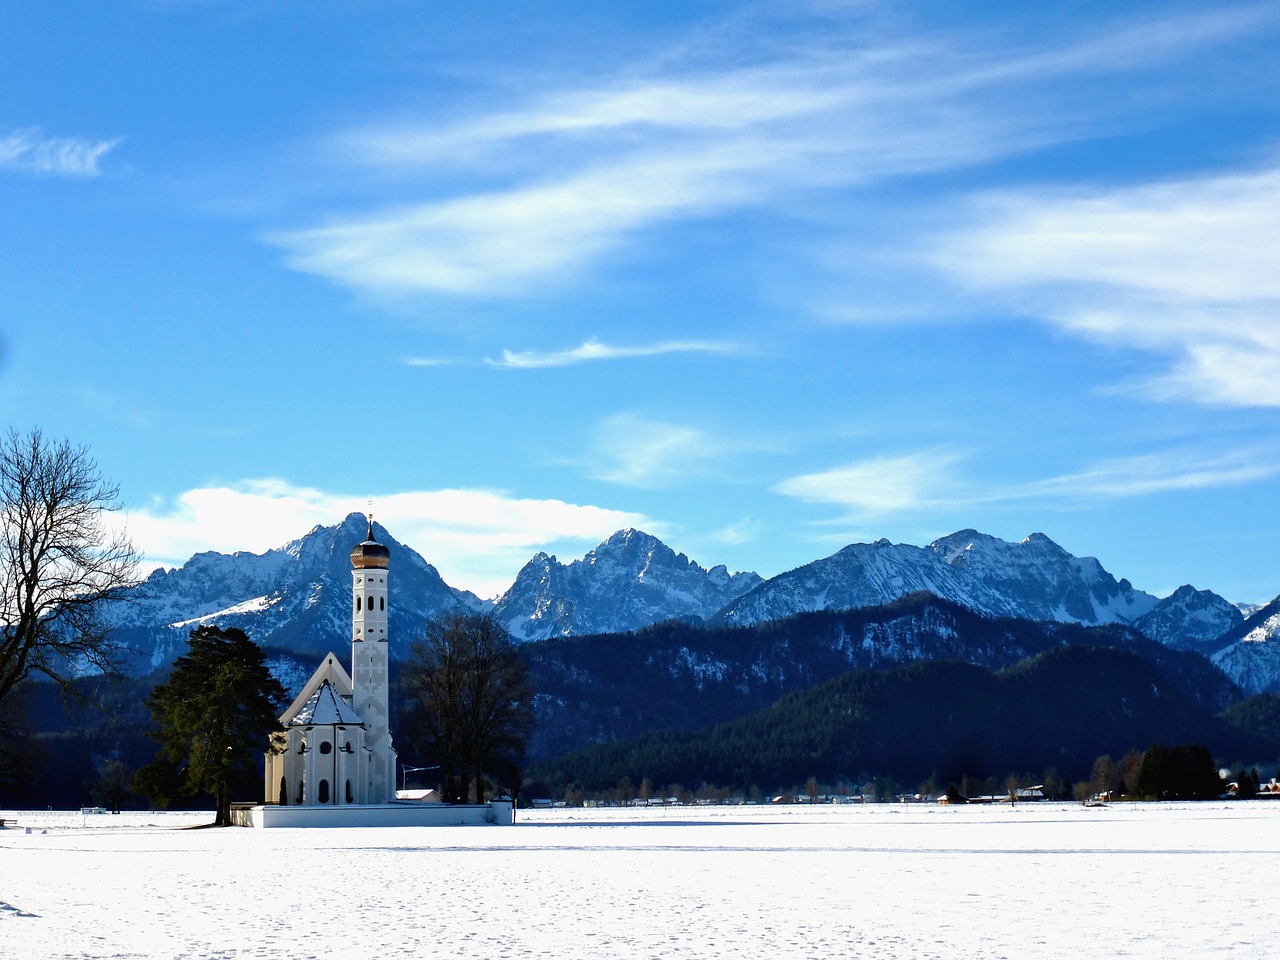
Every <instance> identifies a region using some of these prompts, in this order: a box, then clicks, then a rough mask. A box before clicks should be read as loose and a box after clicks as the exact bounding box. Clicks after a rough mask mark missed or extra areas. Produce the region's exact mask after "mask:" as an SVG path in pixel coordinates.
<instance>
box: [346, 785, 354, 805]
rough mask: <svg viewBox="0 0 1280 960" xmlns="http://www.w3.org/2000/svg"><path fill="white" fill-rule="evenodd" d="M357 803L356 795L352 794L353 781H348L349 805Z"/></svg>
mask: <svg viewBox="0 0 1280 960" xmlns="http://www.w3.org/2000/svg"><path fill="white" fill-rule="evenodd" d="M355 802H356V797H355V794H354V793H352V792H351V781H350V780H348V781H347V803H355Z"/></svg>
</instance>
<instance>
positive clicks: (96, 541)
mask: <svg viewBox="0 0 1280 960" xmlns="http://www.w3.org/2000/svg"><path fill="white" fill-rule="evenodd" d="M118 494H119V491H118V488H117V487H116V486H115V485H113V484H110V483H108V482H107V481H105V480H104V479H103V478H102V475H101V473H99V471H98V466H97V464H96V463H95V462H94V461H93V458H92V457H90V456H89V452H88V450H87V449H86V448H85V447H82V446H76V445H74V444H72V443H71V442H70V441H68V440H60V441H56V442H55V441H50V440H47V439H46V438H45V436H44V434H43V433H42V432H41V431H40V430H39V429H35V430H32V431H31V432H30V433H26V434H20V433H18V431H16V430H12V429H11V430H10V431H9V432H8V434H7V435H6V436H5V437H3V438H2V439H0V629H2V630H3V633H2V634H0V701H3V700H4V699H5V697H7V696H8V695H9V693H10V692H11V691H12V690H13V688H14V687H15V686H16V685H17V684H18V683H21V682H22V681H23V680H24V679H26V678H27V677H28V676H30V675H31V674H32V673H42V674H44V675H45V676H47V677H49V678H50V679H52V680H55V681H57V682H58V683H59V684H62V685H63V686H64V687H65V686H66V684H67V682H68V680H69V679H70V678H72V677H74V676H75V675H76V673H77V672H80V671H83V670H85V669H97V670H102V671H104V672H111V671H113V670H114V669H115V662H114V658H113V656H112V652H113V651H112V645H111V642H110V638H109V634H108V631H107V630H106V628H105V627H104V625H103V623H102V619H101V613H102V608H103V605H104V604H105V603H107V602H109V601H110V600H112V599H113V598H115V597H117V596H118V595H119V594H120V592H121V591H122V590H123V589H124V588H125V587H129V586H132V585H133V584H134V583H136V582H137V581H136V579H135V577H134V572H135V570H136V569H137V564H138V554H137V552H136V551H135V550H134V548H133V544H132V543H130V542H129V539H128V538H127V537H126V536H124V535H123V534H122V533H118V532H114V531H112V530H110V529H109V528H108V526H107V525H106V524H105V522H104V514H105V513H107V512H109V511H113V510H117V509H119V500H118Z"/></svg>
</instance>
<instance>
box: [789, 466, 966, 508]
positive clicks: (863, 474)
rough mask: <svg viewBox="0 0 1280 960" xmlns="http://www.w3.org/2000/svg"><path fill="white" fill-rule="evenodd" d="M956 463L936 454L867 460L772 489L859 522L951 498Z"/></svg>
mask: <svg viewBox="0 0 1280 960" xmlns="http://www.w3.org/2000/svg"><path fill="white" fill-rule="evenodd" d="M960 459H961V458H960V456H959V455H958V454H955V453H950V452H946V451H938V450H925V451H921V452H918V453H911V454H905V455H903V456H897V457H872V458H869V459H866V460H859V461H854V462H851V463H846V464H844V465H842V466H839V467H834V468H832V469H830V470H823V471H820V472H818V473H807V474H802V475H800V476H796V477H791V478H789V479H787V480H783V481H782V482H781V483H778V484H777V485H775V486H774V488H773V490H774V492H775V493H780V494H782V495H783V496H787V497H793V498H795V499H797V500H803V501H805V502H806V503H827V504H834V505H836V506H840V507H844V508H845V509H846V510H847V511H848V512H849V514H850V515H851V516H853V517H859V518H866V517H875V516H884V515H889V514H894V513H903V512H907V511H913V510H926V509H930V508H931V507H934V506H936V505H938V504H939V503H940V502H941V501H944V500H950V499H951V498H952V497H953V496H954V495H955V490H956V480H955V477H954V469H953V468H954V467H955V465H956V464H957V463H958V462H959V461H960Z"/></svg>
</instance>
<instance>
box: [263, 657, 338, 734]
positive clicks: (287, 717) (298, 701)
mask: <svg viewBox="0 0 1280 960" xmlns="http://www.w3.org/2000/svg"><path fill="white" fill-rule="evenodd" d="M323 683H329V684H332V685H333V688H334V689H335V690H336V691H337V693H338V696H340V697H349V696H351V692H352V684H351V675H350V674H348V673H347V671H346V670H344V669H342V664H341V663H339V662H338V657H337V655H336V654H334V653H332V652H331V653H329V654H328V655H327V656H326V657H325V658H324V660H323V661H321V663H320V666H318V667H316V672H315V673H313V674H311V679H310V680H308V681H307V682H306V684H305V685H304V686H303V688H302V692H301V693H299V694H298V695H297V697H295V698H294V700H293V703H291V704H290V705H289V709H287V710H286V711H285V712H284V713H282V714H280V722H281V723H282V724H283V725H284V726H286V727H287V726H289V725H290V724H292V723H293V719H294V717H296V716H297V715H298V713H299V712H300V711H301V710H302V708H303V707H305V706H306V705H307V703H309V702H310V700H311V698H312V697H314V696H315V695H316V691H317V690H319V689H320V685H321V684H323Z"/></svg>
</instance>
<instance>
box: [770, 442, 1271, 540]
mask: <svg viewBox="0 0 1280 960" xmlns="http://www.w3.org/2000/svg"><path fill="white" fill-rule="evenodd" d="M963 459H964V458H963V457H961V456H960V455H958V454H955V453H950V452H947V451H937V450H924V451H920V452H917V453H911V454H905V455H902V456H897V457H872V458H868V459H866V460H860V461H854V462H851V463H847V464H844V465H842V466H839V467H835V468H832V469H830V470H824V471H820V472H818V473H810V474H803V475H800V476H796V477H791V478H789V479H787V480H784V481H782V482H781V483H778V484H777V485H775V486H774V488H773V491H774V492H775V493H779V494H782V495H783V496H788V497H793V498H795V499H798V500H802V501H804V502H806V503H819V504H831V505H833V506H837V507H841V508H843V510H844V512H843V513H842V514H841V515H840V517H839V518H838V519H837V521H835V522H840V523H848V522H863V521H867V520H875V519H888V518H894V517H900V516H904V515H912V514H914V515H929V514H930V513H935V512H939V511H946V512H950V513H954V512H956V511H957V510H973V509H976V508H988V507H993V506H994V507H1001V506H1016V505H1025V504H1028V503H1030V504H1039V505H1043V506H1049V507H1057V508H1071V507H1079V506H1086V505H1089V504H1096V503H1098V502H1100V501H1108V500H1123V499H1127V498H1131V497H1145V496H1151V495H1157V494H1161V493H1172V492H1180V491H1188V490H1209V489H1221V488H1224V487H1236V486H1242V485H1245V484H1249V483H1254V482H1258V481H1262V480H1269V479H1271V478H1274V477H1276V476H1280V456H1277V455H1276V453H1275V451H1268V450H1266V449H1262V448H1250V449H1236V450H1232V451H1230V452H1227V453H1214V452H1210V451H1206V450H1191V449H1172V450H1161V451H1157V452H1154V453H1150V454H1143V455H1138V456H1132V457H1119V458H1114V459H1109V460H1102V461H1099V462H1097V463H1094V464H1091V465H1089V466H1087V467H1085V468H1083V469H1081V470H1078V471H1074V472H1072V473H1066V474H1060V475H1058V476H1053V477H1046V478H1044V479H1040V480H1035V479H1031V480H1025V481H1020V482H1015V483H1007V482H1006V483H1000V482H992V481H990V480H987V479H983V478H978V477H974V476H971V475H968V474H966V473H964V472H962V471H960V470H958V469H957V467H958V465H959V464H960V463H961V462H962V461H963Z"/></svg>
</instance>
